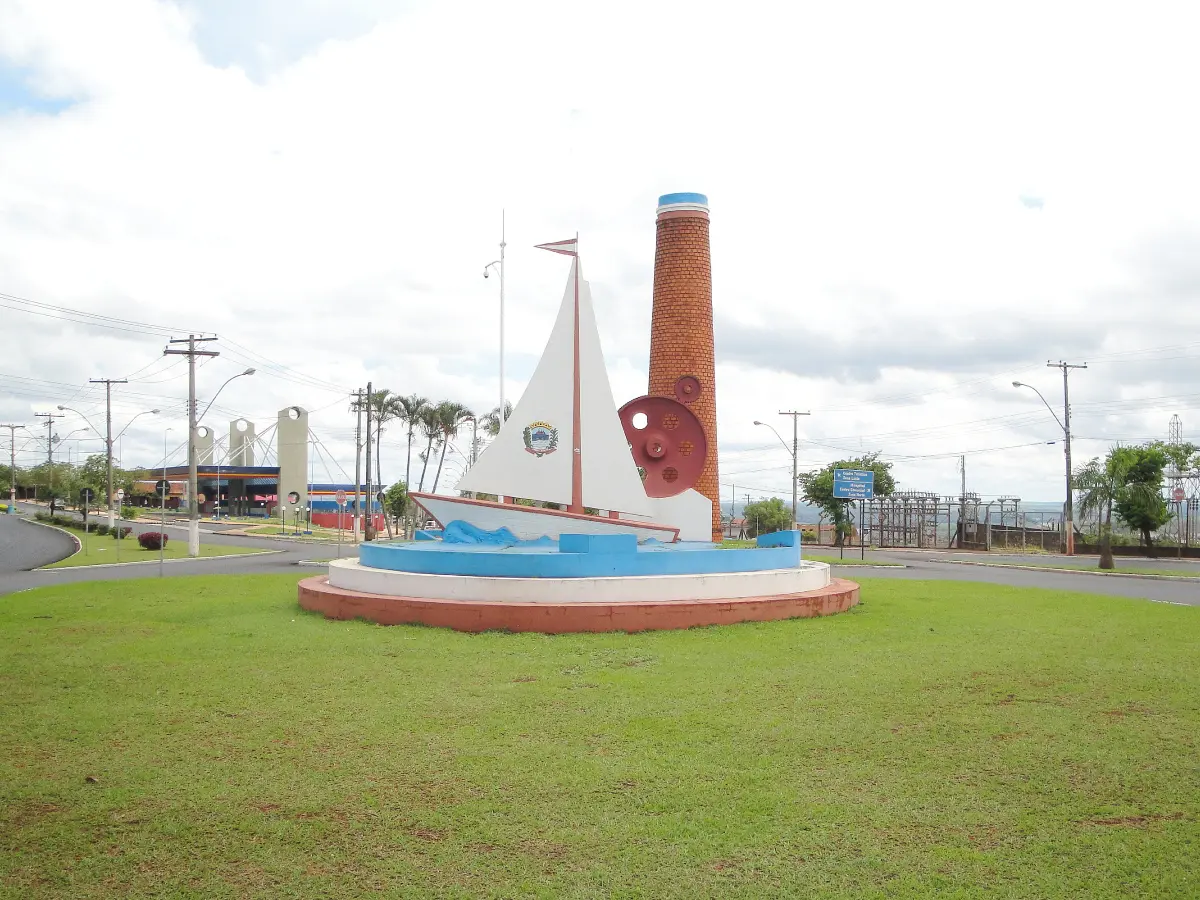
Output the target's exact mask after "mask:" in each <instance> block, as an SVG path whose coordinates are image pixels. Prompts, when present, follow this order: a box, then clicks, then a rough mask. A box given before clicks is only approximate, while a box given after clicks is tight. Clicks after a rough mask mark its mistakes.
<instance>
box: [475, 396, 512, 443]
mask: <svg viewBox="0 0 1200 900" xmlns="http://www.w3.org/2000/svg"><path fill="white" fill-rule="evenodd" d="M512 411H513V405H512V404H511V403H510V402H509V401H507V400H505V401H504V421H505V422H507V421H508V417H509V416H511V415H512ZM479 423H480V424H481V425H482V426H483V430H484V431H486V432H487V433H488V434H489V435H490V436H492V437H495V436H496V435H498V434H499V433H500V426H501V424H503V423H501V421H500V407H499V406H493V407H492V411H491V412H490V413H488V414H487V415H486V416H484V417H483V418H482V419H480V420H479Z"/></svg>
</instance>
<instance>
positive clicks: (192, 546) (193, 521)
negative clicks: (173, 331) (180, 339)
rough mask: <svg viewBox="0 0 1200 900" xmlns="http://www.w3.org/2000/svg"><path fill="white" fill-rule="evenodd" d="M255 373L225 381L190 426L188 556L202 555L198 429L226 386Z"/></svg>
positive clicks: (251, 370)
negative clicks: (197, 449) (197, 448)
mask: <svg viewBox="0 0 1200 900" xmlns="http://www.w3.org/2000/svg"><path fill="white" fill-rule="evenodd" d="M185 352H186V351H185ZM196 353H197V354H199V353H200V351H196ZM254 371H255V370H254V369H252V368H251V369H246V370H245V371H244V372H238V373H237V374H236V375H233V376H231V377H229V378H227V379H225V383H224V384H222V385H221V386H220V387H219V388H217V392H216V393H215V394H213V396H212V399H211V400H209V401H208V406H206V407H204V412H202V413H200V415H198V416H194V417H192V419H191V421H190V422H189V424H188V433H189V437H188V556H191V557H197V556H199V555H200V503H199V501H198V498H199V496H200V494H199V490H200V489H199V486H198V484H197V482H198V481H199V480H200V479H199V476H198V474H197V459H196V429H197V428H198V427H199V423H200V420H201V419H203V418H204V417H205V416H206V415H208V411H209V410H210V409H212V406H213V404H214V403H216V402H217V398H218V397H219V396H221V391H223V390H225V387H226V385H228V384H229V382H231V381H233V380H234V379H235V378H241V377H242V376H243V375H253V374H254ZM193 409H195V407H193Z"/></svg>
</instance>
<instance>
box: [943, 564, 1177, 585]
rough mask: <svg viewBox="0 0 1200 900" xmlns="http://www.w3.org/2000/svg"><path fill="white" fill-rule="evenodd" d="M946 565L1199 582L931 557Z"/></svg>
mask: <svg viewBox="0 0 1200 900" xmlns="http://www.w3.org/2000/svg"><path fill="white" fill-rule="evenodd" d="M929 561H930V562H936V563H941V564H943V565H947V566H983V567H984V568H987V569H1023V570H1024V571H1026V572H1064V573H1066V574H1067V575H1094V576H1097V577H1100V578H1149V579H1156V580H1159V581H1182V582H1184V583H1185V584H1188V583H1192V582H1200V575H1143V574H1140V573H1138V572H1099V571H1096V570H1095V569H1061V568H1050V567H1049V566H1018V565H1013V564H1011V563H987V562H973V561H970V560H962V559H931V560H929Z"/></svg>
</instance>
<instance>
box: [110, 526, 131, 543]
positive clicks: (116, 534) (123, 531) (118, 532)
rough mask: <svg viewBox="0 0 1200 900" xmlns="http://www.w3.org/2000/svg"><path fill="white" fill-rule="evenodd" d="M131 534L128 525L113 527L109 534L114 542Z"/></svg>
mask: <svg viewBox="0 0 1200 900" xmlns="http://www.w3.org/2000/svg"><path fill="white" fill-rule="evenodd" d="M132 532H133V529H132V528H130V527H129V526H128V525H114V526H113V529H112V531H111V532H110V534H112V536H113V538H114V539H115V540H122V539H124V538H127V537H129V535H130V534H131V533H132Z"/></svg>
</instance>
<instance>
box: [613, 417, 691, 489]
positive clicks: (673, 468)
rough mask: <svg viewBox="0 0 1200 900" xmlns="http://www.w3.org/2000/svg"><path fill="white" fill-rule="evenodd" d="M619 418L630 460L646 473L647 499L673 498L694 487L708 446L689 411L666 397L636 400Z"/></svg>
mask: <svg viewBox="0 0 1200 900" xmlns="http://www.w3.org/2000/svg"><path fill="white" fill-rule="evenodd" d="M619 415H620V416H621V426H622V427H623V428H624V429H625V437H626V439H628V441H629V443H630V446H631V447H632V448H633V458H634V460H635V461H636V462H637V464H638V465H639V466H641V467H642V468H643V469H645V470H646V477H645V479H644V484H645V486H646V495H647V496H648V497H674V496H675V495H676V494H682V493H683V492H684V491H686V490H687V489H688V488H690V487H692V486H693V485H695V483H696V481H697V480H698V479H699V478H700V473H701V471H703V469H704V460H705V458H706V457H707V456H708V442H707V441H706V440H705V437H704V426H702V425H701V424H700V420H699V419H697V418H696V416H695V414H694V413H692V411H691V410H690V409H688V408H687V407H686V406H684V405H683V404H682V403H680V402H679V401H678V400H673V399H671V398H670V397H637V398H636V399H633V400H630V401H629V402H628V403H626V404H625V405H624V406H622V407H621V409H620V411H619ZM643 417H644V418H643ZM639 425H640V426H641V427H640V428H639V427H638V426H639Z"/></svg>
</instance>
